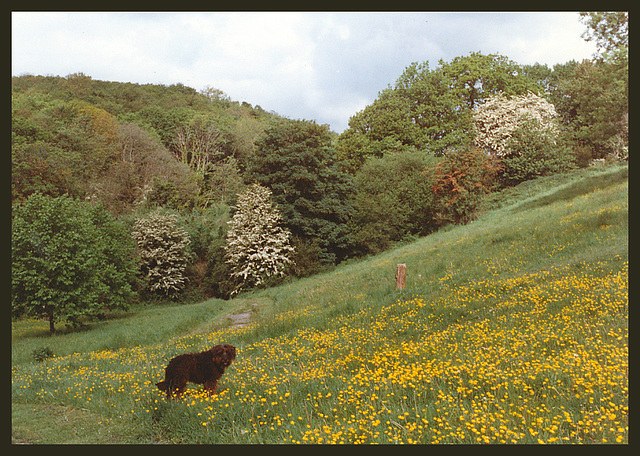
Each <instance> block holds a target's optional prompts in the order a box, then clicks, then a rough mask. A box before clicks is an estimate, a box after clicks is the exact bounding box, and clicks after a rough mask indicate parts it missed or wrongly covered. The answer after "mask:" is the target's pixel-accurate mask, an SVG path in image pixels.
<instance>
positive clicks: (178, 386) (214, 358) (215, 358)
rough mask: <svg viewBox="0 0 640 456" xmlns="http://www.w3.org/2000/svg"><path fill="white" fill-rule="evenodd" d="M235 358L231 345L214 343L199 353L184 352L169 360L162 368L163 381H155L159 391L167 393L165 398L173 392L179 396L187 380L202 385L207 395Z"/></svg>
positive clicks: (212, 391) (214, 388)
mask: <svg viewBox="0 0 640 456" xmlns="http://www.w3.org/2000/svg"><path fill="white" fill-rule="evenodd" d="M234 359H236V348H235V347H234V346H233V345H229V344H224V345H216V346H215V347H213V348H212V349H211V350H207V351H203V352H201V353H186V354H184V355H179V356H176V357H175V358H173V359H172V360H171V361H169V364H168V365H167V367H166V368H165V370H164V381H162V382H160V383H156V386H157V387H158V388H159V389H160V391H165V392H166V393H167V398H168V399H170V398H171V395H172V394H173V393H174V392H175V393H176V395H177V396H178V397H179V396H180V395H181V394H182V393H183V392H184V390H185V388H186V386H187V382H191V383H198V384H201V385H204V389H206V390H207V393H208V394H209V396H211V394H212V393H215V392H216V386H217V385H218V380H219V379H220V377H222V374H224V370H225V369H226V368H227V367H229V365H230V364H231V362H232V361H233V360H234Z"/></svg>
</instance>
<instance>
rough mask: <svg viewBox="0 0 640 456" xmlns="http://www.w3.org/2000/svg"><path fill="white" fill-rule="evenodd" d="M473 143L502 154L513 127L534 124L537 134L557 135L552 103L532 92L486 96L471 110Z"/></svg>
mask: <svg viewBox="0 0 640 456" xmlns="http://www.w3.org/2000/svg"><path fill="white" fill-rule="evenodd" d="M473 123H474V127H475V130H476V137H475V143H476V146H478V147H479V148H481V149H483V150H485V151H487V152H489V153H491V154H494V155H497V156H499V157H503V156H505V155H507V154H509V153H510V150H509V144H510V141H511V139H512V137H513V135H514V132H516V130H518V129H520V128H522V127H524V126H525V125H526V128H531V126H532V125H533V126H536V128H537V130H538V131H537V132H536V133H538V134H540V135H545V136H547V137H550V138H551V139H553V138H555V137H556V136H557V135H558V132H559V128H558V115H557V114H556V110H555V107H554V106H553V105H552V104H551V103H549V102H548V101H547V100H545V99H544V98H542V97H539V96H537V95H536V94H534V93H533V92H529V93H527V94H526V95H520V96H513V97H507V96H505V95H504V94H502V93H500V94H498V95H494V96H492V97H490V98H489V99H487V101H485V102H484V103H483V104H482V105H480V106H478V107H477V108H476V109H475V110H474V112H473Z"/></svg>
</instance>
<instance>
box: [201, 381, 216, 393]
mask: <svg viewBox="0 0 640 456" xmlns="http://www.w3.org/2000/svg"><path fill="white" fill-rule="evenodd" d="M217 388H218V381H217V380H207V381H206V382H204V389H206V390H207V394H208V395H209V397H211V395H212V394H215V393H216V389H217Z"/></svg>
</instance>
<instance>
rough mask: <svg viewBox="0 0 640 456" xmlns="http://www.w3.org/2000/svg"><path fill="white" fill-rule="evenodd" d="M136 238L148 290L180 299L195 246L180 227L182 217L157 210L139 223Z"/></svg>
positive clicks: (135, 233)
mask: <svg viewBox="0 0 640 456" xmlns="http://www.w3.org/2000/svg"><path fill="white" fill-rule="evenodd" d="M132 235H133V238H134V239H135V240H136V242H137V245H138V253H139V255H140V272H141V275H142V277H143V280H144V281H145V284H146V287H147V289H148V290H150V291H152V292H160V293H163V294H164V295H166V296H176V295H177V294H178V293H179V292H180V291H182V289H183V288H184V287H185V285H186V277H185V270H186V268H187V264H188V262H189V251H188V249H187V248H188V247H189V244H190V242H191V240H190V239H189V235H188V234H187V232H186V231H185V230H184V229H183V228H182V227H181V226H179V225H178V216H177V215H175V214H171V213H167V212H164V211H162V210H160V209H157V210H155V211H154V212H152V213H151V214H149V215H147V216H146V217H142V218H139V219H137V220H136V222H135V225H134V229H133V233H132Z"/></svg>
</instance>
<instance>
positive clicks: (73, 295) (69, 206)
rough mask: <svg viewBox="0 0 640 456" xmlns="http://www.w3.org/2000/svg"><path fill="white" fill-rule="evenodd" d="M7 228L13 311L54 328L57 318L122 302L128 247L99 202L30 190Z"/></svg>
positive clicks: (127, 283) (128, 279) (131, 272)
mask: <svg viewBox="0 0 640 456" xmlns="http://www.w3.org/2000/svg"><path fill="white" fill-rule="evenodd" d="M11 228H12V230H11V234H12V236H11V259H12V269H11V291H12V293H11V308H12V313H13V315H14V316H20V315H30V316H34V317H46V318H47V319H48V320H49V328H50V331H51V332H54V331H55V323H56V322H57V321H67V322H71V323H72V324H76V323H78V319H79V318H80V317H81V316H90V315H96V314H99V313H101V312H103V311H104V310H106V309H126V308H127V307H128V305H129V298H131V297H132V295H133V293H132V287H131V284H132V281H133V277H135V263H134V261H133V258H134V256H133V248H134V246H133V244H132V242H131V238H130V237H129V234H128V233H127V231H126V229H125V228H124V226H123V225H122V224H120V223H118V222H117V221H116V220H115V219H113V218H112V217H111V216H110V215H109V214H108V213H107V212H106V210H105V209H104V208H103V207H102V206H101V205H96V206H91V205H89V204H88V203H85V202H82V201H78V200H74V199H72V198H70V197H68V196H60V197H57V198H52V197H49V196H44V195H41V194H39V193H36V194H33V195H31V196H30V197H29V198H28V199H27V200H26V201H25V202H24V203H23V204H21V205H18V206H17V207H15V208H14V214H13V220H12V227H11Z"/></svg>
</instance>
